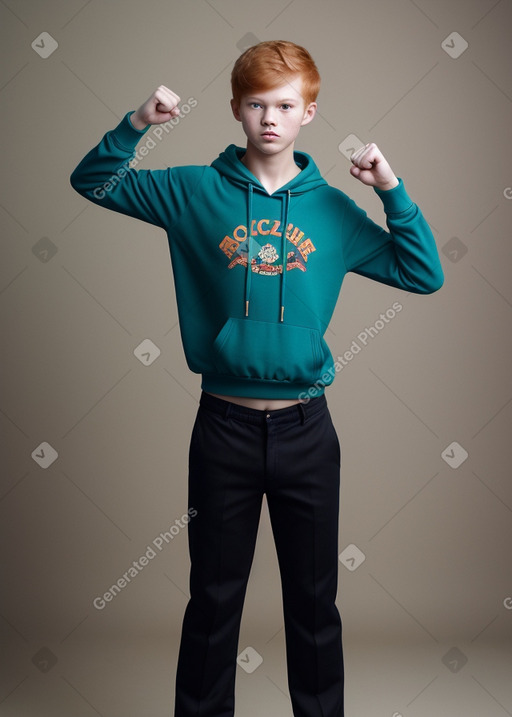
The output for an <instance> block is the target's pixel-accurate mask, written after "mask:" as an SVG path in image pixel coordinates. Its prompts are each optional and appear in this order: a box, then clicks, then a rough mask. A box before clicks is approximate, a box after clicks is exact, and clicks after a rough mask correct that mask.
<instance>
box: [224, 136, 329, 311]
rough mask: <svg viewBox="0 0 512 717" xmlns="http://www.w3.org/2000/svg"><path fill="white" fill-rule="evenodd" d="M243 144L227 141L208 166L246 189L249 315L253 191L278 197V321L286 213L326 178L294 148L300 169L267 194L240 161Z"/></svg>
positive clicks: (283, 279) (246, 303)
mask: <svg viewBox="0 0 512 717" xmlns="http://www.w3.org/2000/svg"><path fill="white" fill-rule="evenodd" d="M245 151H246V150H245V149H244V148H243V147H237V146H236V145H234V144H230V145H229V146H228V147H227V148H226V149H225V150H224V151H223V152H221V153H220V154H219V156H218V157H217V159H215V160H214V161H213V162H212V164H211V166H212V167H213V168H214V169H216V170H217V171H218V172H219V174H221V175H223V176H224V177H226V178H227V179H228V180H229V181H230V182H232V183H233V184H235V185H237V186H239V187H242V188H244V189H245V190H246V191H247V245H248V247H247V266H246V277H245V296H244V309H245V316H249V305H250V296H251V277H252V263H253V248H254V247H253V245H254V242H253V241H251V227H252V214H253V211H252V204H253V194H254V192H258V193H261V194H263V195H266V196H268V197H273V198H279V199H280V200H281V256H282V257H283V269H282V273H281V292H280V294H281V298H280V304H281V306H280V312H279V320H280V321H281V322H283V321H284V308H285V297H286V272H287V264H286V261H287V252H286V240H287V237H286V232H287V227H288V214H289V211H290V206H291V204H292V203H293V197H297V196H300V195H302V194H304V193H305V192H310V191H313V190H315V189H318V188H319V187H323V186H325V185H327V182H326V181H325V179H324V178H323V177H322V176H321V174H320V171H319V169H318V167H317V166H316V164H315V162H314V160H313V159H312V157H310V156H309V154H306V152H298V151H295V152H294V153H293V157H294V160H295V164H296V165H297V166H298V167H299V168H300V170H301V171H300V173H299V174H298V175H297V176H296V177H294V178H293V179H291V180H290V181H289V182H288V183H287V184H285V185H283V186H282V187H280V188H279V189H277V190H276V191H275V192H273V193H272V194H269V193H268V192H267V190H266V189H265V187H264V186H263V185H262V184H261V182H260V181H259V180H258V179H257V178H256V177H255V176H254V174H252V172H250V171H249V169H248V168H247V167H246V166H245V164H243V162H242V157H243V156H244V154H245Z"/></svg>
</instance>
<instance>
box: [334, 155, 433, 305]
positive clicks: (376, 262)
mask: <svg viewBox="0 0 512 717" xmlns="http://www.w3.org/2000/svg"><path fill="white" fill-rule="evenodd" d="M351 161H352V165H353V166H352V167H351V168H350V173H351V174H352V176H353V177H355V178H356V179H358V180H359V181H361V182H362V183H363V184H366V185H368V186H371V187H373V189H374V191H375V192H376V193H377V194H378V196H379V197H380V199H381V201H382V203H383V208H384V211H385V213H386V224H387V227H388V230H389V231H386V230H385V229H383V228H382V227H380V226H378V224H376V223H375V222H373V221H372V220H371V219H370V218H369V217H368V216H367V215H366V212H364V211H363V210H362V209H361V208H360V207H358V206H357V205H356V203H355V202H354V201H353V200H351V199H348V198H347V204H346V209H345V215H344V222H343V230H342V231H343V237H344V242H343V244H344V256H345V264H346V267H347V271H352V272H354V273H356V274H360V275H361V276H366V277H368V278H370V279H374V280H375V281H379V282H381V283H383V284H388V285H389V286H394V287H397V288H399V289H404V290H406V291H411V292H413V293H416V294H431V293H433V292H434V291H437V290H438V289H440V288H441V286H442V285H443V282H444V273H443V269H442V266H441V262H440V259H439V254H438V251H437V247H436V243H435V240H434V237H433V235H432V232H431V230H430V227H429V225H428V223H427V221H426V220H425V218H424V216H423V214H422V212H421V210H420V208H419V207H418V206H417V204H415V203H414V202H413V201H412V199H411V198H410V197H409V195H408V194H407V192H406V191H405V187H404V184H403V181H402V179H400V178H398V177H396V175H395V174H394V172H393V171H392V169H391V167H390V166H389V163H388V162H387V160H386V159H385V158H384V156H383V155H382V152H381V151H380V150H379V148H378V147H377V145H376V144H374V143H370V144H367V145H366V146H365V147H362V148H361V149H360V150H358V151H357V152H355V153H354V154H353V155H352V157H351Z"/></svg>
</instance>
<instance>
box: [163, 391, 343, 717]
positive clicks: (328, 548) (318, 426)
mask: <svg viewBox="0 0 512 717" xmlns="http://www.w3.org/2000/svg"><path fill="white" fill-rule="evenodd" d="M340 464H341V453H340V445H339V442H338V437H337V435H336V430H335V428H334V426H333V423H332V420H331V416H330V413H329V410H328V407H327V401H326V398H325V396H324V395H322V396H319V397H316V398H313V399H311V400H310V401H309V403H303V404H297V405H294V406H290V407H288V408H283V409H279V410H275V411H259V410H255V409H251V408H246V407H244V406H238V405H237V404H235V403H232V402H231V401H224V400H222V399H219V398H216V397H215V396H212V395H210V394H207V393H205V392H203V393H202V394H201V399H200V404H199V409H198V412H197V416H196V420H195V423H194V427H193V431H192V437H191V441H190V453H189V484H188V491H189V509H192V508H193V509H195V511H197V514H196V515H194V517H192V518H191V519H190V522H189V524H188V527H187V529H188V540H189V550H190V560H191V572H190V600H189V602H188V604H187V607H186V610H185V615H184V619H183V628H182V635H181V644H180V651H179V656H178V667H177V672H176V700H175V713H174V714H175V717H233V715H234V691H235V673H236V667H237V663H236V658H237V651H238V639H239V632H240V622H241V617H242V608H243V604H244V599H245V593H246V588H247V581H248V578H249V573H250V569H251V564H252V559H253V555H254V549H255V544H256V535H257V531H258V523H259V519H260V513H261V505H262V497H263V493H265V494H266V497H267V504H268V509H269V515H270V520H271V525H272V532H273V536H274V540H275V545H276V552H277V556H278V563H279V570H280V576H281V584H282V597H283V611H284V626H285V640H286V660H287V673H288V687H289V691H290V697H291V702H292V708H293V714H294V715H295V717H343V714H344V712H343V688H344V669H343V652H342V626H341V619H340V614H339V611H338V609H337V607H336V604H335V599H336V593H337V587H338V580H337V578H338V518H339V486H340ZM264 657H265V656H264V655H263V658H264Z"/></svg>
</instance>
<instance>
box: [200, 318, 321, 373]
mask: <svg viewBox="0 0 512 717" xmlns="http://www.w3.org/2000/svg"><path fill="white" fill-rule="evenodd" d="M328 357H330V352H329V349H328V348H327V346H326V345H325V342H324V341H323V339H322V337H321V335H320V332H319V331H318V330H317V329H310V328H307V327H304V326H291V325H290V324H277V323H276V324H274V323H270V322H266V321H254V320H253V319H235V318H230V319H228V320H227V321H226V323H225V324H224V326H223V327H222V330H221V331H220V333H219V334H218V335H217V338H216V339H215V342H214V344H213V361H214V365H215V368H216V370H217V371H218V372H219V374H221V375H230V376H237V377H239V378H251V379H263V380H267V381H290V382H292V383H293V382H303V383H304V382H309V381H315V380H316V379H317V378H318V377H319V374H320V372H321V370H322V366H323V364H324V361H325V359H326V358H328Z"/></svg>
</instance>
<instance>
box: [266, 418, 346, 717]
mask: <svg viewBox="0 0 512 717" xmlns="http://www.w3.org/2000/svg"><path fill="white" fill-rule="evenodd" d="M269 430H270V431H272V430H273V429H272V427H271V426H269ZM269 450H270V454H269V458H268V461H269V468H272V467H273V469H274V474H273V479H272V480H268V481H267V501H268V506H269V514H270V519H271V524H272V530H273V534H274V539H275V544H276V550H277V555H278V561H279V568H280V573H281V581H282V591H283V608H284V622H285V637H286V658H287V668H288V684H289V689H290V697H291V701H292V707H293V713H294V716H295V717H343V714H344V712H343V691H344V666H343V653H342V640H341V633H342V626H341V619H340V615H339V612H338V609H337V607H336V604H335V599H336V592H337V583H338V580H337V579H338V513H339V482H340V463H341V455H340V447H339V442H338V439H337V436H336V432H335V429H334V426H333V425H332V421H331V417H330V414H329V411H328V409H327V406H325V410H323V411H319V412H317V413H316V414H314V415H308V416H307V418H306V420H305V422H304V424H303V425H299V426H296V425H287V426H278V425H277V426H276V427H275V429H274V435H273V436H272V435H271V434H269Z"/></svg>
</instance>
